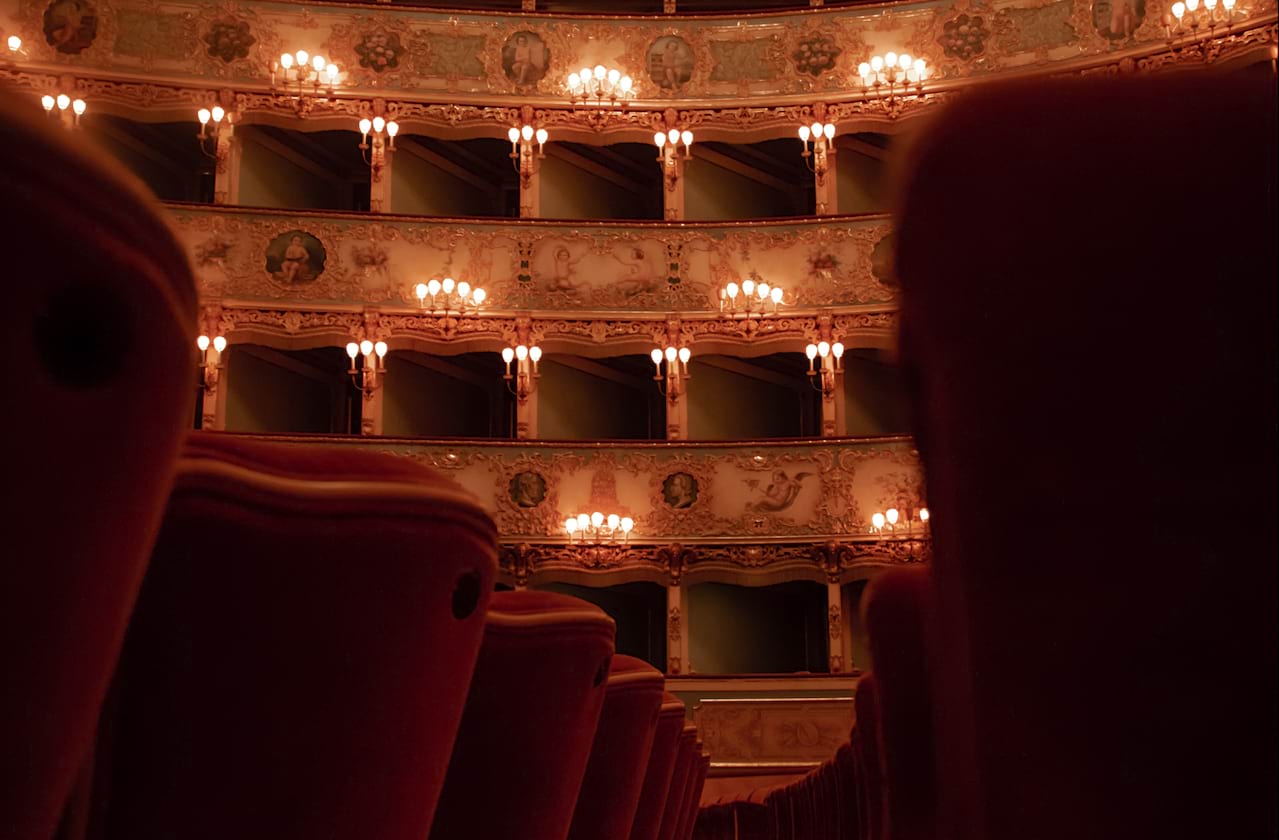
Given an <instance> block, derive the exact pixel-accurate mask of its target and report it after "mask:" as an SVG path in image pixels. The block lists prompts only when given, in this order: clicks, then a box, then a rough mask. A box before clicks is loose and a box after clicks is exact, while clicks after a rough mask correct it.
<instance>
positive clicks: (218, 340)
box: [195, 335, 226, 394]
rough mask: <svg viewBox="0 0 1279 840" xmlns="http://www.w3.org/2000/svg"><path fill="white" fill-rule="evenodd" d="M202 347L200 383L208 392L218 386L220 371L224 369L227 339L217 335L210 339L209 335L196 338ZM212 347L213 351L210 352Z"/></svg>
mask: <svg viewBox="0 0 1279 840" xmlns="http://www.w3.org/2000/svg"><path fill="white" fill-rule="evenodd" d="M195 346H196V347H198V348H199V349H200V384H201V385H202V386H203V387H204V392H205V393H206V394H211V393H213V392H214V391H215V390H216V389H217V387H218V372H219V371H221V370H222V351H223V350H225V349H226V339H225V338H223V337H222V336H220V335H215V336H214V337H213V340H212V341H210V340H209V337H208V336H207V335H202V336H200V337H199V338H197V339H196V340H195ZM210 349H212V351H213V352H212V353H210V352H209V351H210Z"/></svg>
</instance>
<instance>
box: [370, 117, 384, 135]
mask: <svg viewBox="0 0 1279 840" xmlns="http://www.w3.org/2000/svg"><path fill="white" fill-rule="evenodd" d="M384 128H386V120H384V119H382V118H381V117H374V118H373V131H375V132H376V133H378V134H381V133H382V129H384Z"/></svg>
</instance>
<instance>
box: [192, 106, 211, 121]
mask: <svg viewBox="0 0 1279 840" xmlns="http://www.w3.org/2000/svg"><path fill="white" fill-rule="evenodd" d="M195 116H196V119H198V120H199V121H200V125H208V124H209V109H208V108H201V109H200V110H199V111H196V112H195Z"/></svg>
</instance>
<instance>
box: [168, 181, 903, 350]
mask: <svg viewBox="0 0 1279 840" xmlns="http://www.w3.org/2000/svg"><path fill="white" fill-rule="evenodd" d="M169 208H170V211H171V213H172V218H173V221H174V223H175V227H176V229H177V231H178V235H179V237H180V238H181V239H182V241H184V242H185V243H186V246H187V248H188V250H189V252H190V254H191V258H192V262H193V264H194V265H195V267H196V272H197V277H198V282H199V288H200V295H201V300H202V301H203V302H204V304H205V306H206V309H208V311H210V312H211V313H212V314H211V315H209V316H208V319H209V320H211V321H216V322H217V323H218V326H217V328H216V331H217V332H219V333H220V334H223V335H228V336H231V335H233V334H235V333H237V332H239V333H240V334H241V336H245V337H254V338H255V339H256V340H262V341H264V342H265V343H274V342H276V341H277V340H279V339H283V340H286V341H290V342H291V341H293V340H295V339H299V338H306V337H308V336H309V337H311V338H313V339H314V340H315V341H316V342H317V343H322V342H324V341H328V342H329V343H334V341H335V340H336V339H340V341H336V343H338V344H345V343H346V341H347V340H349V337H350V336H351V335H354V334H357V333H358V334H361V335H368V336H370V337H373V338H380V339H383V340H386V341H388V342H390V343H392V345H393V346H405V345H408V344H416V345H420V346H421V347H422V348H423V349H429V348H432V347H438V345H441V344H449V343H451V344H452V345H453V346H454V348H455V349H456V348H457V347H458V345H462V346H463V347H464V348H465V349H494V350H500V349H501V348H502V347H504V346H509V345H510V343H511V342H512V341H513V340H518V341H520V342H535V343H541V344H544V345H546V347H547V349H550V348H553V347H554V346H555V344H556V342H557V341H560V342H566V343H568V344H570V345H574V346H596V345H598V346H601V347H602V346H608V347H610V348H611V349H614V350H616V349H619V348H623V349H624V348H626V347H630V348H631V350H633V351H634V352H639V353H643V354H645V355H647V353H648V351H649V350H650V349H651V348H652V347H653V346H654V344H655V343H656V344H659V345H661V346H666V344H668V343H670V341H669V340H668V339H669V336H670V333H671V332H672V330H673V329H675V330H678V331H679V334H680V336H681V338H682V340H684V341H687V342H693V341H696V342H699V343H700V346H701V348H702V349H713V348H714V347H716V346H719V347H723V348H729V347H740V346H741V345H743V344H746V343H751V342H767V341H770V340H772V341H777V340H784V341H786V342H788V343H790V344H794V345H796V347H798V348H802V346H803V343H804V342H806V341H809V340H815V339H816V338H817V337H818V336H819V334H820V332H821V330H822V329H823V328H824V327H830V328H833V329H834V331H835V332H836V333H837V334H838V335H840V336H844V337H845V342H846V343H847V337H852V336H854V335H860V336H862V337H863V338H865V339H866V341H865V342H864V343H865V344H867V345H869V346H887V345H889V344H890V343H891V335H892V332H893V328H894V325H895V312H896V308H897V305H896V296H897V291H896V284H895V282H894V280H893V278H892V276H891V274H890V266H891V248H892V243H893V237H892V235H891V228H890V226H889V220H888V218H887V217H886V216H883V215H869V216H823V217H819V218H809V219H794V220H782V221H751V222H728V223H725V222H715V223H698V222H683V223H671V222H649V223H646V222H583V221H563V222H561V221H515V220H507V219H502V220H483V219H435V218H421V217H408V216H392V215H384V214H379V215H377V216H373V217H370V216H368V215H365V214H357V213H326V212H299V211H275V210H258V209H247V208H223V207H212V206H195V205H169ZM295 237H297V238H298V241H299V242H300V243H302V247H303V248H305V249H306V252H307V259H306V263H305V265H303V266H302V267H301V270H293V271H289V272H284V271H283V270H282V262H283V253H284V249H285V248H287V247H288V246H289V245H290V244H291V243H292V242H293V239H294V238H295ZM445 276H451V277H453V278H454V279H455V280H458V281H462V280H465V281H466V282H468V283H469V284H470V285H471V286H472V287H477V286H478V287H481V288H483V289H484V290H485V292H486V293H487V297H486V298H485V301H484V304H483V306H482V308H480V309H479V310H478V311H470V312H468V313H467V314H461V313H458V312H452V313H446V312H440V311H431V310H428V309H424V308H423V307H422V306H421V305H420V304H419V301H418V300H417V298H416V297H415V293H414V288H415V286H416V285H417V284H419V283H424V282H428V280H429V279H431V278H442V277H445ZM748 276H754V277H756V278H758V279H759V280H762V281H764V282H768V283H770V284H771V285H780V286H781V287H782V288H783V289H784V291H785V297H784V298H783V302H782V304H781V305H780V306H779V307H777V311H776V312H775V313H773V312H771V311H770V313H769V314H766V315H752V316H751V317H746V316H745V315H738V316H735V317H734V316H730V315H726V314H724V313H722V312H721V306H720V290H721V289H723V288H724V286H725V285H726V284H727V283H728V282H730V281H733V282H738V283H740V282H741V281H742V279H743V278H745V277H748ZM632 345H633V347H632ZM850 346H853V345H850ZM627 352H630V351H627Z"/></svg>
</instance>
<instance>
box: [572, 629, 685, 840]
mask: <svg viewBox="0 0 1279 840" xmlns="http://www.w3.org/2000/svg"><path fill="white" fill-rule="evenodd" d="M665 684H666V678H665V677H664V676H663V675H662V672H661V671H659V670H657V669H656V668H654V667H653V666H651V665H649V664H648V663H647V662H645V661H643V660H642V659H636V658H635V657H633V656H623V655H621V654H618V655H616V656H614V657H613V664H612V667H611V669H610V670H609V675H608V683H607V684H606V691H605V695H604V709H603V711H602V712H600V721H599V726H598V727H597V728H596V730H595V741H594V743H593V744H592V746H591V758H590V761H589V762H588V763H587V765H586V776H585V778H583V780H582V789H581V791H580V792H579V793H578V796H577V806H576V808H575V809H574V810H573V824H572V827H571V828H570V829H569V835H568V836H569V838H571V840H627V838H628V837H629V836H630V832H631V825H632V823H633V822H634V819H635V809H636V808H637V807H638V806H639V799H640V791H641V789H642V787H643V785H644V770H645V768H646V767H647V766H648V757H649V753H650V751H651V750H652V748H653V736H654V735H655V734H656V732H657V718H658V713H659V712H660V710H661V706H662V696H663V695H664V694H665V691H664V690H663V687H664V686H665Z"/></svg>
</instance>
